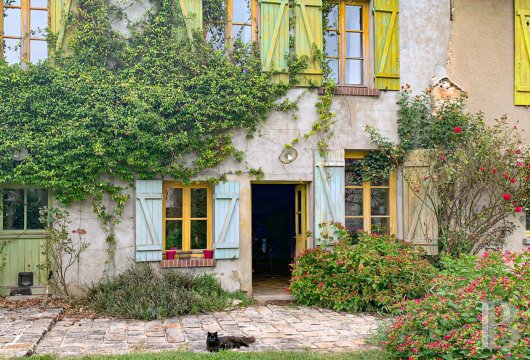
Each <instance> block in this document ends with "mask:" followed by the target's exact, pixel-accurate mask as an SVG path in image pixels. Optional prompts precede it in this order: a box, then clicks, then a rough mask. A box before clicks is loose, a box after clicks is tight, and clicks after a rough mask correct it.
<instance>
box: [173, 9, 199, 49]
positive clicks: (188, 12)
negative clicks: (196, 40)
mask: <svg viewBox="0 0 530 360" xmlns="http://www.w3.org/2000/svg"><path fill="white" fill-rule="evenodd" d="M175 5H176V6H178V7H179V12H180V14H181V15H182V18H183V19H184V25H185V28H186V29H185V30H186V36H187V37H188V38H189V39H190V40H191V39H193V34H194V33H195V32H197V31H201V30H202V0H175Z"/></svg>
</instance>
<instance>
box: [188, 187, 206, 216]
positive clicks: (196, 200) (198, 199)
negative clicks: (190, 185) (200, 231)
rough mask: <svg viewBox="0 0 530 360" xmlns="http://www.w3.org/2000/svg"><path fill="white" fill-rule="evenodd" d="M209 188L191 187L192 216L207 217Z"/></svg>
mask: <svg viewBox="0 0 530 360" xmlns="http://www.w3.org/2000/svg"><path fill="white" fill-rule="evenodd" d="M207 197H208V190H207V189H191V217H192V218H205V217H206V216H207V209H208V202H207Z"/></svg>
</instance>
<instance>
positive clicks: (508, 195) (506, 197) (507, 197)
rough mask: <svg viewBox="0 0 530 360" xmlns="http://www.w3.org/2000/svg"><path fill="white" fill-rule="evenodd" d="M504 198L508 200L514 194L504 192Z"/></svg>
mask: <svg viewBox="0 0 530 360" xmlns="http://www.w3.org/2000/svg"><path fill="white" fill-rule="evenodd" d="M503 198H504V200H506V201H508V200H511V198H512V196H511V195H510V194H508V193H506V194H504V196H503Z"/></svg>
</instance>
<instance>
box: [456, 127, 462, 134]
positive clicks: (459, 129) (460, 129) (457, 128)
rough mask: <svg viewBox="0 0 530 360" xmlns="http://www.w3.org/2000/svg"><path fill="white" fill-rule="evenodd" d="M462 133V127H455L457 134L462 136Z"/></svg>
mask: <svg viewBox="0 0 530 360" xmlns="http://www.w3.org/2000/svg"><path fill="white" fill-rule="evenodd" d="M461 132H462V128H461V127H460V126H455V133H457V134H460V133H461Z"/></svg>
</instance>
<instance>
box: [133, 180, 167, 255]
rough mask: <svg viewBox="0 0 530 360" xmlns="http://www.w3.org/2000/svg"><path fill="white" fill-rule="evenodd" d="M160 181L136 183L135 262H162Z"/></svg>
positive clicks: (139, 181)
mask: <svg viewBox="0 0 530 360" xmlns="http://www.w3.org/2000/svg"><path fill="white" fill-rule="evenodd" d="M162 221H163V218H162V180H137V181H136V261H138V262H144V261H161V260H162Z"/></svg>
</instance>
